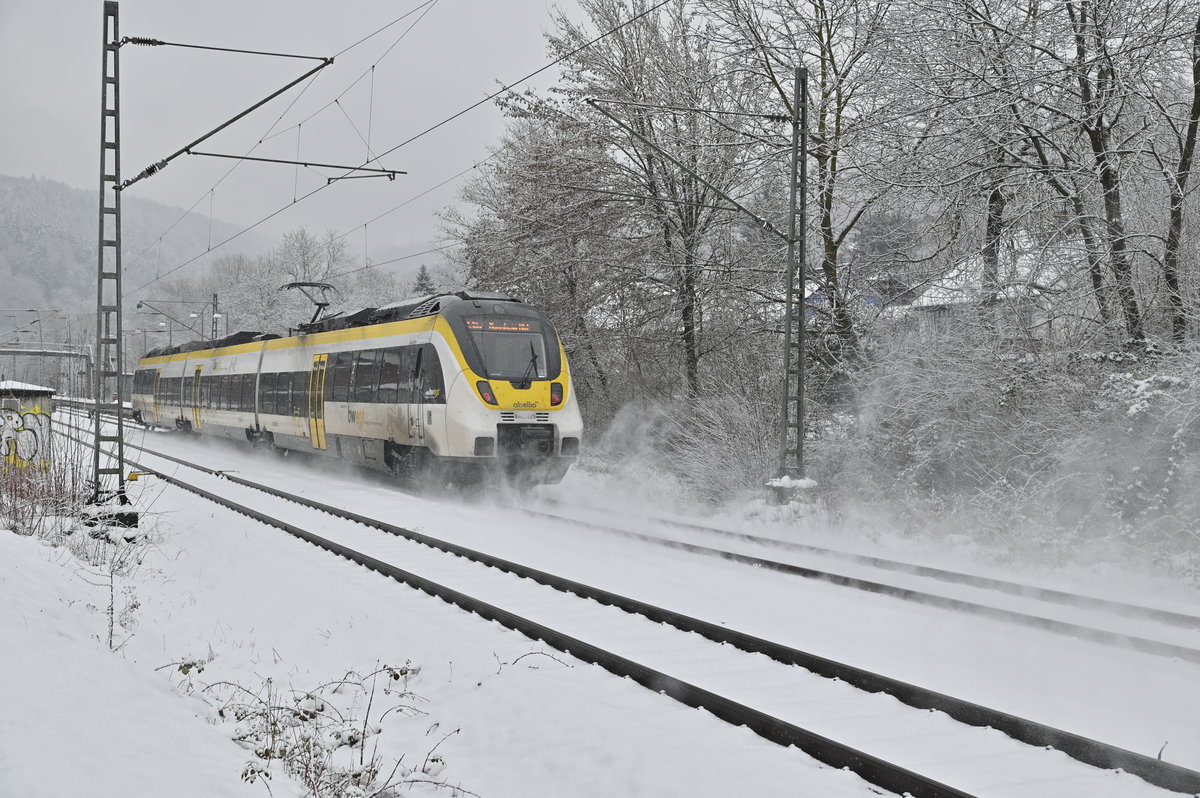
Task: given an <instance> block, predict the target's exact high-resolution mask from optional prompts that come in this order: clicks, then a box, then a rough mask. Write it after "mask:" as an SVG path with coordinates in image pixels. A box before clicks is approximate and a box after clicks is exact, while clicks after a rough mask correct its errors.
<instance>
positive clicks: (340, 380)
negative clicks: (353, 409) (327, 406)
mask: <svg viewBox="0 0 1200 798" xmlns="http://www.w3.org/2000/svg"><path fill="white" fill-rule="evenodd" d="M353 369H354V353H353V352H338V353H337V354H336V355H335V356H334V360H333V368H332V369H330V373H329V376H328V377H326V383H327V384H329V385H330V386H331V390H332V391H333V393H331V394H330V396H332V397H333V401H335V402H349V401H350V374H351V373H352V372H353Z"/></svg>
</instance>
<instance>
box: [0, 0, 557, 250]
mask: <svg viewBox="0 0 1200 798" xmlns="http://www.w3.org/2000/svg"><path fill="white" fill-rule="evenodd" d="M555 7H559V8H565V9H567V10H568V13H570V14H571V15H572V16H573V17H577V16H578V10H577V6H576V5H575V3H574V0H430V1H429V2H423V0H400V1H399V2H396V1H391V2H389V1H388V0H339V1H338V2H331V1H330V0H252V1H251V2H244V0H207V2H183V0H122V2H120V5H119V10H120V34H121V35H122V36H143V37H150V38H157V39H162V40H165V41H171V42H179V43H184V44H200V45H211V46H219V47H230V48H244V49H253V50H268V51H275V52H284V53H295V54H302V55H315V56H334V55H337V54H338V53H339V52H341V51H342V50H345V48H347V47H350V46H351V45H353V44H354V43H355V42H357V41H359V40H360V39H362V38H363V37H366V36H368V35H369V34H371V33H373V32H374V31H376V30H378V29H379V28H381V27H383V26H385V25H387V24H388V23H391V22H392V21H393V20H395V19H396V18H397V17H400V16H401V15H402V14H405V13H406V12H410V11H411V12H413V13H412V14H411V16H408V17H407V18H405V19H403V20H401V21H400V22H397V23H396V24H394V25H392V26H391V27H389V28H387V30H384V31H383V32H381V33H378V34H377V35H375V36H374V37H373V38H371V39H369V40H368V41H366V42H364V43H362V44H359V45H358V46H356V47H354V48H352V49H350V50H349V51H347V52H345V53H343V54H342V55H338V57H337V58H336V60H335V63H334V64H333V65H332V66H330V67H328V68H326V69H325V70H323V71H322V72H321V73H319V74H318V76H317V77H316V78H315V80H314V81H313V82H312V83H311V85H310V86H309V88H308V89H307V90H306V91H305V92H304V93H303V94H301V91H300V89H301V88H302V87H303V86H304V85H307V84H301V86H300V87H297V88H296V89H293V90H291V91H290V92H288V93H287V94H286V95H284V96H283V97H281V98H279V99H277V100H275V101H274V102H272V103H271V104H269V105H268V106H266V107H264V108H263V109H260V110H259V111H257V112H255V113H254V114H252V115H251V116H249V117H247V118H246V119H244V120H242V121H241V122H239V123H237V124H236V125H235V126H234V127H231V128H229V129H228V130H226V131H224V132H222V133H220V134H218V135H217V136H215V137H214V138H212V139H210V140H208V141H206V142H205V143H204V144H203V145H201V146H200V147H198V148H197V149H202V150H206V151H210V152H218V153H228V154H237V155H243V154H246V153H248V152H251V149H252V148H253V151H252V154H253V155H254V156H256V157H263V158H281V159H295V158H296V157H297V151H299V155H300V159H301V160H311V161H315V162H324V163H333V164H348V165H359V164H361V163H363V162H364V161H366V160H367V157H366V153H367V144H366V143H365V142H364V139H366V138H368V137H369V141H370V145H371V150H372V151H373V152H374V153H380V152H383V151H386V150H388V149H391V148H393V147H395V146H396V145H398V144H400V143H401V142H404V141H405V140H407V139H409V138H410V137H413V136H415V135H417V134H419V133H421V132H422V131H424V130H426V129H427V128H429V127H431V126H433V125H436V124H438V123H439V122H442V121H443V120H445V119H447V118H448V117H451V116H453V115H454V114H456V113H458V112H460V111H462V110H463V109H465V108H467V107H468V106H470V105H471V104H473V103H475V102H477V101H479V100H480V99H482V98H484V97H485V96H486V95H488V94H490V93H491V92H493V91H495V90H496V89H497V88H498V87H499V82H504V83H505V84H509V83H512V82H515V81H517V80H518V79H520V78H521V77H523V76H525V75H527V74H529V73H530V72H533V71H534V70H536V69H538V68H540V67H542V66H543V65H545V64H546V63H547V61H548V57H547V56H546V52H545V41H544V38H543V34H544V33H546V32H547V31H549V30H550V29H551V12H552V11H553V9H554V8H555ZM102 8H103V2H102V0H0V63H3V66H4V76H3V80H2V81H0V103H2V104H3V108H4V112H3V114H2V116H0V120H2V123H0V174H7V175H14V176H18V177H28V176H32V175H38V176H41V177H45V178H51V179H54V180H59V181H62V182H65V183H68V184H70V185H72V186H76V187H80V188H88V189H93V190H94V189H95V188H96V187H97V186H98V183H99V149H100V141H99V115H100V67H101V51H100V43H101V39H102V27H101V20H102ZM410 28H411V30H410ZM406 31H407V33H405V32H406ZM389 48H392V49H391V51H390V52H387V51H388V50H389ZM385 52H387V54H386V55H385ZM315 63H316V62H313V61H301V60H293V59H280V58H264V57H258V56H249V55H240V54H228V53H216V52H208V51H201V50H190V49H181V48H177V47H155V48H151V47H138V46H132V45H126V46H125V47H123V48H122V49H121V51H120V67H121V112H122V129H121V137H122V140H121V144H122V164H121V167H122V177H124V178H126V179H128V178H130V177H133V176H135V175H136V174H138V172H140V171H141V170H142V169H143V168H145V167H146V166H147V165H148V164H150V163H152V162H154V161H157V160H160V159H162V158H164V157H165V156H167V155H169V154H171V153H173V152H175V151H176V150H178V149H179V148H181V147H183V146H184V145H185V144H188V143H190V142H191V141H192V140H194V139H195V138H198V137H199V136H200V135H202V134H203V133H205V132H207V131H209V130H211V129H212V128H214V127H216V126H217V125H219V124H221V123H222V122H224V121H226V120H227V119H229V118H230V117H231V116H233V115H234V114H236V113H238V112H240V111H241V110H243V109H244V108H246V107H247V106H249V105H251V104H253V103H254V102H257V101H258V100H260V99H262V98H263V97H265V96H267V95H268V94H270V93H272V92H273V91H275V90H276V89H278V88H280V87H282V86H283V85H284V84H286V83H287V82H289V81H291V80H293V79H294V78H296V77H299V76H300V75H302V74H303V73H304V72H305V71H307V70H308V69H310V68H311V67H312V66H314V65H315ZM372 64H376V66H375V68H374V70H373V73H372V72H371V71H370V68H371V65H372ZM364 74H365V75H366V76H365V77H362V79H361V80H359V79H360V76H363V75H364ZM556 76H557V73H556V72H554V71H550V72H548V73H543V74H542V75H540V76H538V77H537V78H536V79H534V80H533V81H532V82H531V83H530V84H524V85H526V86H528V85H532V86H534V87H538V88H544V87H546V86H548V85H550V84H551V83H552V82H553V80H554V79H555V78H556ZM372 78H373V80H372ZM355 81H358V82H357V84H356V83H355ZM352 84H353V85H352ZM339 96H340V98H341V99H340V100H339V101H338V102H337V103H336V104H333V103H332V101H333V100H334V99H335V98H337V97H339ZM297 97H299V99H298V100H297V101H296V102H295V104H294V105H292V107H291V108H290V110H289V109H288V105H289V103H291V101H292V100H295V99H296V98H297ZM321 109H324V110H321ZM281 115H283V118H282V119H280V117H281ZM502 130H503V121H502V117H501V116H500V114H499V112H498V110H497V109H496V108H495V106H494V104H492V103H487V104H485V105H484V106H481V107H480V108H477V109H476V110H474V111H471V112H470V113H467V114H465V115H463V116H462V117H460V118H458V119H457V120H455V121H453V122H451V123H449V124H447V125H445V126H443V127H441V128H439V129H438V130H436V131H435V132H433V133H430V134H428V135H425V136H424V137H422V138H420V139H418V140H417V141H414V142H412V143H411V144H408V145H406V146H404V147H401V148H400V149H398V150H396V151H395V152H393V153H391V154H389V155H387V156H386V157H384V158H383V159H382V164H383V166H384V167H386V168H389V169H398V170H404V171H407V172H408V174H407V175H401V176H399V177H397V178H396V179H395V180H394V181H388V180H387V179H385V178H371V179H361V180H347V181H342V182H339V183H335V184H334V185H332V186H330V187H329V188H327V189H323V190H322V191H320V192H319V193H318V194H316V195H315V196H313V197H311V198H310V199H307V200H304V201H303V202H300V203H298V204H296V205H294V206H291V207H288V208H287V210H285V211H283V212H282V213H280V214H279V215H278V216H277V217H276V218H275V219H273V220H272V221H271V222H269V223H268V224H265V225H264V226H263V227H262V228H260V229H262V230H265V232H266V234H267V235H268V236H271V237H274V236H277V235H279V234H281V233H282V232H283V231H286V230H290V229H294V228H296V227H298V226H301V225H303V226H305V227H307V228H308V229H309V230H310V231H313V232H324V231H325V230H334V231H336V232H338V233H343V232H347V231H351V230H353V231H355V232H354V233H352V235H351V236H350V237H349V240H350V241H351V242H352V244H353V246H354V248H355V249H356V250H357V252H358V253H359V254H360V256H361V252H362V250H363V247H364V244H365V246H366V248H367V251H368V252H369V253H370V254H371V256H372V257H373V258H376V259H378V253H380V252H386V253H389V254H394V252H395V249H394V248H395V247H397V246H399V247H405V248H408V249H412V248H420V247H421V246H423V245H425V244H426V242H429V241H432V240H433V239H434V238H435V237H436V232H435V227H436V224H437V222H436V219H435V218H434V217H433V211H434V210H435V209H436V208H439V207H442V206H445V205H447V204H449V203H451V202H453V201H454V196H455V188H456V186H457V185H459V184H460V182H461V180H459V181H455V182H454V183H451V184H450V185H447V186H445V187H443V188H441V189H439V190H437V191H435V192H433V193H432V194H430V195H429V196H427V197H424V198H421V199H416V200H414V201H413V202H412V203H411V204H410V205H407V206H406V207H404V208H402V209H400V210H398V211H396V212H394V213H391V214H389V215H387V216H385V217H384V218H382V219H380V220H378V221H375V222H373V223H371V224H370V225H369V226H368V227H367V228H366V232H365V235H364V232H363V229H362V228H363V225H364V223H366V222H368V221H369V220H371V219H373V218H375V217H377V216H379V215H380V214H383V213H385V212H386V211H388V210H389V209H391V208H393V207H394V206H396V205H399V204H401V203H403V202H405V201H406V200H410V199H412V198H413V197H415V196H416V195H417V194H419V193H421V192H424V191H426V190H427V189H429V188H431V187H433V186H435V185H437V184H439V183H441V182H443V181H445V180H447V179H448V178H450V177H452V176H453V175H455V174H457V173H458V172H461V171H463V170H465V169H468V168H469V167H471V165H472V164H474V163H476V162H477V161H479V160H480V159H482V158H484V157H486V155H487V154H488V147H489V145H494V144H495V143H496V142H497V141H498V140H499V138H500V135H501V132H502ZM264 136H266V138H265V139H264ZM260 139H264V140H263V142H262V144H260V145H257V146H255V144H256V142H258V141H259V140H260ZM235 165H236V168H235V169H234V171H233V172H232V174H230V175H229V176H228V177H223V176H224V175H225V174H226V173H227V172H229V170H230V169H231V168H233V167H235ZM335 173H336V172H333V171H331V170H320V173H318V172H317V171H313V170H309V169H303V168H301V169H299V170H297V169H296V168H294V167H292V166H284V165H274V164H252V163H241V164H237V163H236V162H235V161H229V160H219V159H215V158H207V157H199V156H189V155H183V156H180V157H179V158H177V159H176V160H175V161H173V162H172V164H171V165H170V166H169V167H168V168H167V169H166V170H165V171H163V172H161V173H160V174H158V175H155V176H153V177H151V178H149V179H146V180H144V181H142V182H140V183H138V184H137V185H135V186H132V187H130V188H129V194H130V195H136V196H138V197H143V198H147V199H153V200H158V201H161V202H165V203H169V204H172V205H178V206H181V207H184V208H188V207H191V206H192V205H193V204H194V203H197V202H198V204H197V206H196V210H197V211H199V212H202V213H204V214H208V213H209V207H210V199H211V208H212V214H213V216H214V217H216V218H218V219H223V220H225V221H229V222H232V223H235V224H238V225H241V226H249V225H251V224H253V223H255V222H257V221H259V220H260V219H262V218H263V217H265V216H267V215H269V214H271V213H273V212H275V211H278V210H280V209H281V208H285V207H287V206H289V205H290V204H291V203H292V200H293V198H295V197H299V196H303V195H304V194H307V193H308V192H310V191H312V190H314V189H317V188H320V187H321V186H324V185H325V183H326V181H325V178H324V174H335ZM214 187H215V189H214ZM210 189H213V191H212V193H211V197H210ZM127 196H128V195H127ZM214 254H216V253H214Z"/></svg>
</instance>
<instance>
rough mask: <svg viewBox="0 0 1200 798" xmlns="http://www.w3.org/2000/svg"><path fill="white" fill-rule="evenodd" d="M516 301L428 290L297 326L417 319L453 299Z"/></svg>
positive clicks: (323, 328) (308, 329) (315, 329)
mask: <svg viewBox="0 0 1200 798" xmlns="http://www.w3.org/2000/svg"><path fill="white" fill-rule="evenodd" d="M464 301H465V302H471V301H475V302H514V303H516V302H520V301H521V300H519V299H514V298H513V297H511V296H509V295H508V294H501V293H496V292H494V291H456V292H455V293H453V294H430V295H429V296H419V297H411V298H409V299H401V300H400V301H399V302H393V303H392V304H390V305H384V306H383V307H378V308H363V309H362V310H359V311H356V312H354V313H350V314H346V313H334V314H331V315H329V316H325V317H324V318H321V319H317V320H316V321H314V322H310V323H308V324H301V325H300V327H299V328H298V329H299V331H300V333H301V334H308V335H311V334H312V333H319V332H330V331H332V330H345V329H348V328H350V327H366V326H368V325H371V324H386V323H388V322H392V321H405V320H407V319H419V318H422V317H424V316H436V315H437V314H439V313H441V312H442V311H443V310H445V309H446V307H447V306H450V305H453V304H455V303H457V302H464Z"/></svg>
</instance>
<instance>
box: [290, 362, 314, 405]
mask: <svg viewBox="0 0 1200 798" xmlns="http://www.w3.org/2000/svg"><path fill="white" fill-rule="evenodd" d="M310 379H311V375H310V374H309V372H307V371H297V372H295V373H293V374H292V415H293V416H307V415H308V383H309V380H310Z"/></svg>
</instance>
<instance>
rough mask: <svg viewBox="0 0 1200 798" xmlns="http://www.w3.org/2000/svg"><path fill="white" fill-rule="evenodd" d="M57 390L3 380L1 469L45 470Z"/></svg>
mask: <svg viewBox="0 0 1200 798" xmlns="http://www.w3.org/2000/svg"><path fill="white" fill-rule="evenodd" d="M53 413H54V391H53V390H52V389H50V388H46V387H43V386H41V385H30V384H29V383H25V382H14V381H12V380H4V381H0V468H5V469H7V468H14V467H15V468H29V467H36V468H46V467H47V466H48V465H49V464H50V460H51V450H52V448H53V440H52V436H53V431H52V430H51V426H50V425H51V418H52V416H53Z"/></svg>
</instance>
